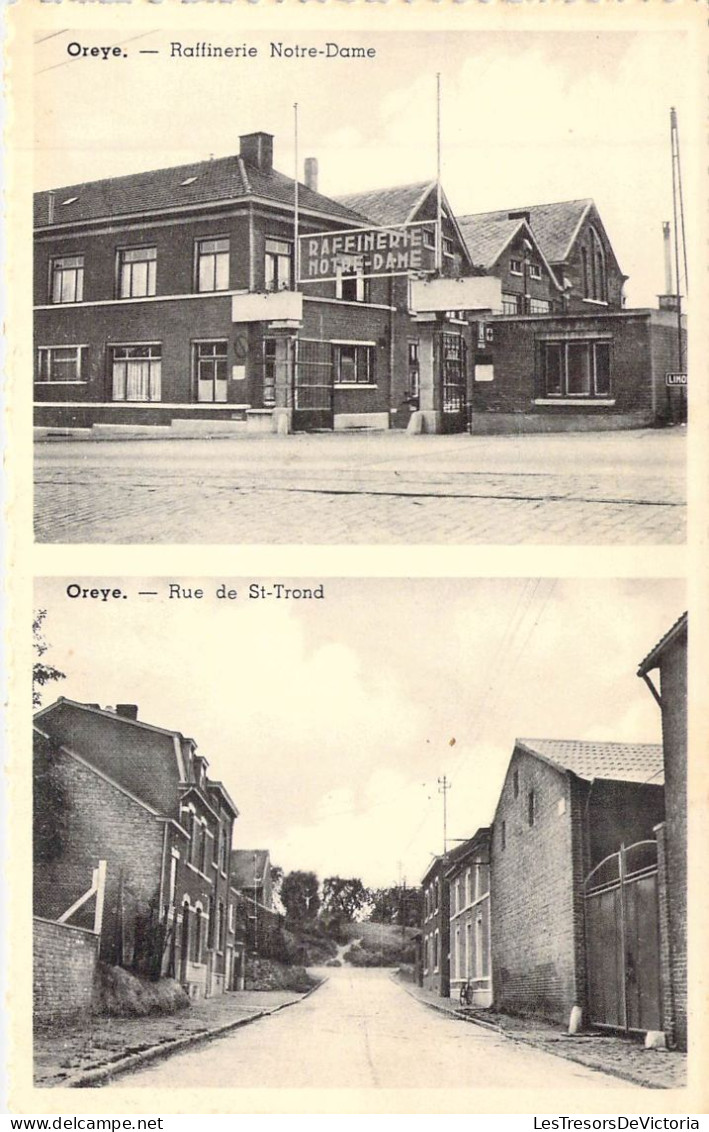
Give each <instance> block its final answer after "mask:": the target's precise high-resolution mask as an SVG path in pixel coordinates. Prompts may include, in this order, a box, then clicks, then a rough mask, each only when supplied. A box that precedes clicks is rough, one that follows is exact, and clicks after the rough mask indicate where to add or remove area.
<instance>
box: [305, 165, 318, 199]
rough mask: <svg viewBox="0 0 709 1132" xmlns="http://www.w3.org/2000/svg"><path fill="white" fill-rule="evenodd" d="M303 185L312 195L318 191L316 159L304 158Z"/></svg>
mask: <svg viewBox="0 0 709 1132" xmlns="http://www.w3.org/2000/svg"><path fill="white" fill-rule="evenodd" d="M305 184H306V187H307V188H309V189H312V190H313V192H314V193H316V192H317V191H318V159H317V157H306V159H305Z"/></svg>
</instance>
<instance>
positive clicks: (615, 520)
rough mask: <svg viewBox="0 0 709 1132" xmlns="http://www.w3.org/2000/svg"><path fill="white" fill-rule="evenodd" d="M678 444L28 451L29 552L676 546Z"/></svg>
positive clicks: (561, 441) (652, 433)
mask: <svg viewBox="0 0 709 1132" xmlns="http://www.w3.org/2000/svg"><path fill="white" fill-rule="evenodd" d="M684 501H685V445H684V432H683V430H682V429H679V428H677V429H672V430H666V431H659V430H644V431H635V432H618V433H605V434H601V433H594V434H591V433H588V434H561V435H554V436H524V437H514V436H504V437H471V436H468V435H461V436H408V435H406V434H400V433H384V434H364V435H349V434H348V435H333V434H329V435H312V436H289V437H270V436H268V437H232V438H228V439H213V440H156V441H155V440H144V441H103V442H101V441H59V442H52V443H45V444H38V445H37V451H36V473H35V519H36V525H35V529H36V537H37V540H38V541H40V542H65V543H75V542H87V543H91V542H94V543H161V542H170V543H210V544H217V543H221V544H229V545H234V544H236V545H238V544H249V543H293V544H304V543H310V544H320V543H331V544H332V543H335V544H352V543H364V544H368V543H380V544H381V543H390V544H395V543H404V544H406V543H409V544H418V543H428V544H432V543H434V544H435V543H446V544H463V543H477V544H480V543H485V544H495V545H503V544H515V543H516V544H519V543H549V544H575V543H577V544H584V545H588V544H596V543H597V544H618V543H635V544H639V543H643V544H659V543H679V542H682V541H684V537H685V527H684V524H685V506H684Z"/></svg>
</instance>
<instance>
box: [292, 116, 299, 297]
mask: <svg viewBox="0 0 709 1132" xmlns="http://www.w3.org/2000/svg"><path fill="white" fill-rule="evenodd" d="M293 128H294V134H295V178H294V180H295V192H294V196H293V266H294V270H295V279H294V288H293V289H294V290H297V288H298V283H299V281H300V241H299V239H298V221H299V215H298V103H297V102H294V103H293Z"/></svg>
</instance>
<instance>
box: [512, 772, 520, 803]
mask: <svg viewBox="0 0 709 1132" xmlns="http://www.w3.org/2000/svg"><path fill="white" fill-rule="evenodd" d="M512 793H513V794H514V796H515V798H517V797H518V796H519V771H518V770H514V771H513V772H512Z"/></svg>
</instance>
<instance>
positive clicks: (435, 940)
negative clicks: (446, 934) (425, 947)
mask: <svg viewBox="0 0 709 1132" xmlns="http://www.w3.org/2000/svg"><path fill="white" fill-rule="evenodd" d="M433 969H434V971H437V970H438V932H434V935H433Z"/></svg>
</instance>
